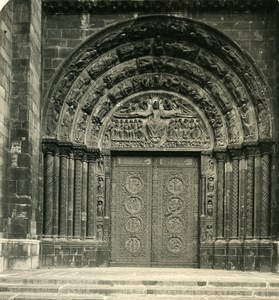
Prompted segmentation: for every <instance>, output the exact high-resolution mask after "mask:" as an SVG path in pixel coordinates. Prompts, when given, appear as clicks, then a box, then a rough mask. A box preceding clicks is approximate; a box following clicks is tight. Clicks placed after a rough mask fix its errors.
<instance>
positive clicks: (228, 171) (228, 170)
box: [224, 156, 232, 238]
mask: <svg viewBox="0 0 279 300" xmlns="http://www.w3.org/2000/svg"><path fill="white" fill-rule="evenodd" d="M224 180H225V182H224V186H225V193H224V236H225V238H229V237H230V221H231V215H230V214H231V210H230V207H231V194H232V184H231V180H232V164H231V161H230V158H229V156H227V157H226V162H225V177H224Z"/></svg>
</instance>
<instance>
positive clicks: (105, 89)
mask: <svg viewBox="0 0 279 300" xmlns="http://www.w3.org/2000/svg"><path fill="white" fill-rule="evenodd" d="M48 99H49V102H48V107H47V109H46V112H45V118H46V122H45V124H46V126H45V135H44V139H43V150H44V170H45V174H44V177H45V186H44V211H43V218H44V221H43V223H44V229H43V240H42V241H43V242H42V243H43V255H42V257H43V264H45V265H48V264H54V265H65V264H66V265H76V266H95V265H109V264H122V265H124V264H129V265H131V264H136V265H156V266H164V265H169V266H173V265H174V266H175V265H184V266H200V267H202V268H222V269H247V270H255V269H260V270H271V267H272V262H273V259H274V249H273V243H272V240H271V230H270V220H271V218H270V207H271V204H270V203H271V202H270V201H271V199H270V198H271V197H270V174H271V153H272V135H273V128H272V123H271V112H270V94H269V91H268V89H267V85H266V83H265V80H264V78H263V77H262V76H261V74H260V72H259V71H258V69H257V67H256V66H255V64H254V62H253V61H252V60H251V59H250V57H249V56H247V54H246V53H244V52H243V51H242V49H240V48H239V47H238V46H237V45H236V44H235V43H233V42H232V41H231V40H230V39H228V38H226V37H225V36H224V35H222V34H220V33H219V32H218V31H216V30H214V29H212V28H210V27H208V26H206V25H204V24H201V23H198V22H195V21H193V20H189V19H183V18H176V17H169V16H163V15H159V16H156V17H154V16H148V17H141V18H137V19H133V20H130V21H125V22H123V23H119V24H117V25H115V26H112V27H110V28H108V29H106V30H104V31H102V32H101V33H99V34H96V35H93V36H92V37H91V38H90V39H88V41H87V42H86V43H84V44H82V46H81V47H80V48H79V49H78V50H77V51H76V52H75V53H73V54H72V55H71V57H70V58H69V61H68V62H67V63H65V65H64V68H61V72H60V73H58V75H57V80H55V81H54V84H53V86H52V88H51V89H50V91H49V94H48ZM147 151H149V152H148V153H150V151H152V153H153V154H152V155H147V154H146V153H147ZM127 152H129V153H130V154H129V155H127V156H122V154H121V153H127ZM133 152H136V153H137V158H135V157H134V156H133V155H132V153H133ZM162 152H164V153H169V154H170V153H171V154H172V155H171V156H170V155H167V154H166V155H163V156H162V155H161V153H162ZM154 153H157V155H156V154H154ZM198 185H199V186H198ZM198 190H199V193H198ZM198 240H199V242H198ZM56 248H57V249H58V250H57V249H56ZM197 256H199V257H198V258H197Z"/></svg>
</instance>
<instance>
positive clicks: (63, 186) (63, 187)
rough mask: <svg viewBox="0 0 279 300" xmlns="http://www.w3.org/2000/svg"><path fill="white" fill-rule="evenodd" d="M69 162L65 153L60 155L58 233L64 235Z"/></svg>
mask: <svg viewBox="0 0 279 300" xmlns="http://www.w3.org/2000/svg"><path fill="white" fill-rule="evenodd" d="M68 167H69V162H68V156H67V155H66V154H65V153H62V154H61V157H60V168H61V172H60V176H61V181H60V207H59V235H60V236H62V237H64V236H66V235H67V217H66V216H67V212H68V198H69V168H68Z"/></svg>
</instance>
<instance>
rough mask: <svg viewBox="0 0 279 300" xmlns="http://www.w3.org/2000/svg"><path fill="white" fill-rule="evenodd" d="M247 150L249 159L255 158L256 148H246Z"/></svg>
mask: <svg viewBox="0 0 279 300" xmlns="http://www.w3.org/2000/svg"><path fill="white" fill-rule="evenodd" d="M245 150H246V151H245V152H246V156H247V157H255V152H256V147H246V149H245Z"/></svg>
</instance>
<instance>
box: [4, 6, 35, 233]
mask: <svg viewBox="0 0 279 300" xmlns="http://www.w3.org/2000/svg"><path fill="white" fill-rule="evenodd" d="M13 13H14V24H13V25H14V30H13V52H12V54H13V59H12V68H13V83H12V97H11V113H12V115H11V136H10V138H11V148H12V149H16V151H14V153H13V154H12V155H11V165H10V170H9V173H10V178H9V179H10V201H9V205H8V207H7V219H6V222H7V232H6V233H7V236H8V237H13V238H26V237H36V221H35V220H36V208H37V203H38V194H39V193H38V168H39V164H38V161H39V145H40V141H39V140H40V92H41V90H40V73H41V69H40V65H41V57H40V50H41V40H40V38H41V5H40V1H19V2H17V3H16V4H15V5H14V12H13Z"/></svg>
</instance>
